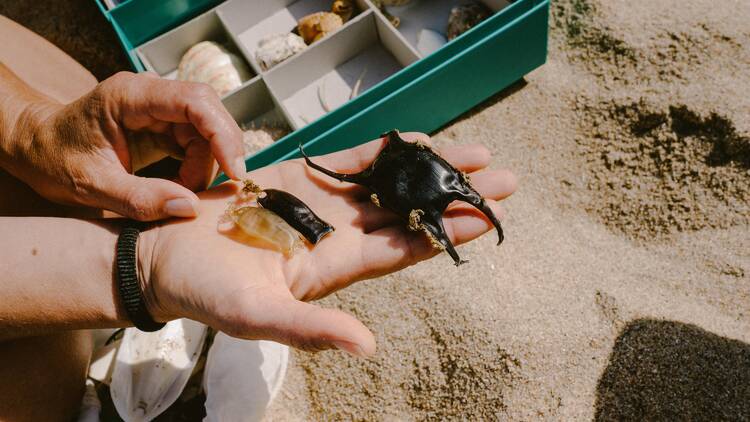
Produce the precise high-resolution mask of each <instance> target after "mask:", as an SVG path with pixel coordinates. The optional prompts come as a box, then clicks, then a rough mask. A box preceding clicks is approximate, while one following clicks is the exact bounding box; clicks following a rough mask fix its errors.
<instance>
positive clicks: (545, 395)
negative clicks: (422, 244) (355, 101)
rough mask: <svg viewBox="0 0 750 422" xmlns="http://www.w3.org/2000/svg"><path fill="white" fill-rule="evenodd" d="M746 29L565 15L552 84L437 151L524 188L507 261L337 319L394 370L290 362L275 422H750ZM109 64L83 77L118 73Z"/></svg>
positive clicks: (721, 6)
mask: <svg viewBox="0 0 750 422" xmlns="http://www.w3.org/2000/svg"><path fill="white" fill-rule="evenodd" d="M43 3H45V4H48V3H49V4H52V3H53V2H43ZM91 6H92V5H90V4H89V2H85V1H76V2H71V4H70V5H69V6H67V7H65V6H54V5H50V6H49V7H52V8H56V9H66V10H67V9H69V8H79V7H80V8H91ZM3 9H5V10H6V11H5V13H7V14H8V15H9V16H10V17H12V18H13V17H14V16H13V14H12V13H11V12H9V11H8V10H9V9H10V10H11V11H12V9H13V6H7V5H5V4H4V5H3V6H2V7H0V12H3ZM27 9H31V8H30V7H29V8H27ZM16 12H17V13H18V14H20V15H24V14H25V15H33V13H31V12H29V11H28V10H25V11H21V10H18V11H16ZM60 13H61V15H62V16H69V15H70V12H66V11H61V12H60ZM32 18H33V19H32ZM28 19H31V20H32V21H34V19H37V21H34V22H35V23H34V25H36V27H35V29H36V30H39V31H40V32H42V34H43V35H45V36H48V37H49V38H50V39H53V41H54V40H59V39H64V40H69V39H70V38H71V37H72V39H74V40H75V37H76V32H72V31H71V30H70V29H69V28H68V27H67V26H65V25H63V24H62V23H60V22H58V23H56V24H55V25H51V24H44V23H43V22H42V23H39V22H38V21H39V20H41V21H43V20H44V18H43V17H39V16H36V15H35V16H32V17H31V18H28ZM92 19H93V18H92ZM94 20H95V19H94ZM748 20H750V3H749V2H747V1H744V0H724V1H720V2H714V1H708V0H705V1H697V0H661V1H646V0H632V1H629V2H624V1H603V0H568V1H556V2H553V5H552V17H551V21H550V26H551V36H550V53H549V60H548V63H547V64H546V65H544V66H543V67H542V68H540V69H538V70H536V71H534V72H532V73H531V74H529V75H528V76H527V77H526V78H525V80H524V81H522V82H519V83H517V84H516V85H514V86H513V87H511V88H509V89H508V90H506V91H505V92H503V93H501V94H498V95H497V96H495V97H493V98H492V99H490V100H488V101H486V102H485V103H484V104H483V105H481V106H480V107H478V108H477V109H475V110H474V111H472V112H470V113H467V114H466V115H465V116H463V117H461V118H460V119H458V120H457V121H455V122H453V123H451V124H450V125H448V126H446V127H445V128H444V129H443V130H441V131H440V132H438V133H436V134H435V139H436V140H437V142H438V144H460V143H470V142H480V143H483V144H485V145H487V146H488V147H489V148H490V149H491V150H492V151H493V153H494V157H495V158H494V162H493V167H507V168H510V169H512V170H513V171H514V172H515V173H516V174H517V175H518V177H519V180H520V188H519V190H518V192H517V193H516V194H515V195H514V196H513V197H511V198H510V199H508V200H506V201H505V206H506V209H507V214H508V216H507V218H506V220H505V222H504V226H505V229H506V240H505V243H504V244H503V245H502V246H500V247H496V246H494V240H493V237H492V235H489V236H485V237H484V238H482V239H480V240H478V241H476V242H473V243H471V244H469V245H466V246H464V247H462V248H461V251H460V253H461V255H462V256H463V257H465V258H468V259H470V260H471V262H470V263H469V264H466V265H464V266H462V267H460V268H459V269H456V268H454V267H453V266H452V265H451V262H450V260H449V258H448V257H447V256H439V257H437V258H436V259H434V260H432V261H430V262H426V263H422V264H420V265H417V266H415V267H412V268H410V269H407V270H405V271H402V272H400V273H398V274H395V275H391V276H388V277H383V278H381V279H378V280H372V281H368V282H364V283H360V284H358V285H356V286H353V287H352V288H349V289H347V290H345V291H342V292H340V293H337V294H335V295H333V296H332V297H329V298H327V299H325V300H324V301H323V304H325V305H327V306H334V307H339V308H341V309H344V310H346V311H348V312H351V313H353V314H354V315H356V316H357V317H359V318H360V319H361V320H362V321H364V322H365V323H366V324H367V325H368V326H369V327H370V328H371V329H372V330H373V332H374V333H375V335H376V337H377V340H378V346H379V350H378V354H377V355H376V356H375V357H373V358H371V359H367V360H356V359H353V358H349V357H347V356H345V355H343V354H341V353H337V352H327V353H320V354H316V355H311V354H307V353H302V352H295V353H294V356H293V364H292V366H291V368H290V372H289V374H288V379H287V382H286V384H285V386H284V389H283V391H282V393H281V394H280V396H279V398H278V399H277V401H276V402H275V403H274V404H273V406H272V408H271V409H270V411H269V412H268V415H267V419H268V420H274V421H275V420H313V419H315V420H317V419H327V420H426V419H430V420H443V419H469V420H478V419H484V420H493V419H500V420H539V419H542V420H543V419H548V420H590V419H596V420H672V419H682V420H748V419H750V231H749V230H748V229H749V228H750V227H749V226H750V206H749V205H748V204H749V203H750V114H748V110H749V109H750V25H748ZM24 23H29V22H28V21H27V22H24ZM34 25H32V26H34ZM45 25H46V26H45ZM92 25H94V26H97V25H98V26H97V27H98V28H99V27H100V28H103V29H101V30H98V29H97V32H96V34H97V35H93V37H94V38H95V39H94V40H93V42H95V43H96V42H97V39H101V40H104V39H109V38H110V34H107V33H105V32H106V30H107V29H106V25H101V23H99V22H96V23H92ZM45 28H46V29H47V30H50V31H52V32H51V33H44V30H45ZM56 31H57V32H56ZM60 31H62V32H63V34H62V35H61V34H60ZM99 32H102V34H99ZM66 37H67V38H66ZM65 42H67V41H65ZM67 45H68V46H72V47H69V48H71V49H72V50H74V51H73V53H74V54H73V55H74V57H77V58H80V57H87V56H86V55H85V54H83V55H81V54H78V55H76V54H75V49H76V48H77V47H76V46H75V42H68V44H67ZM96 45H102V44H96ZM87 48H89V47H87ZM107 48H109V50H106V49H107ZM116 48H117V46H115V47H114V50H116ZM103 50H106V51H105V52H102V51H103ZM112 50H113V47H111V46H109V47H107V46H106V45H105V46H103V47H101V48H100V49H98V50H97V51H99V52H100V54H101V61H99V62H97V64H96V65H94V64H92V62H88V63H87V64H88V65H92V66H100V67H99V68H100V69H101V66H106V65H111V66H112V67H111V71H115V70H117V67H118V66H121V65H122V62H121V60H120V61H118V60H117V59H115V60H113V59H112V58H113V57H115V58H116V57H117V53H116V52H111V51H112ZM68 51H69V52H71V51H70V50H68ZM94 61H96V60H94ZM113 63H114V64H113ZM104 74H106V72H104ZM96 75H97V76H98V77H102V76H103V73H102V72H99V73H96ZM404 129H406V128H404Z"/></svg>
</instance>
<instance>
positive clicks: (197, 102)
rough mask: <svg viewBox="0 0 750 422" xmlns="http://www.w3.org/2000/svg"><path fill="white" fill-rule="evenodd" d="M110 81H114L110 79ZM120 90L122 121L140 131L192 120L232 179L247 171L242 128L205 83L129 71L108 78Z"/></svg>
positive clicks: (132, 128)
mask: <svg viewBox="0 0 750 422" xmlns="http://www.w3.org/2000/svg"><path fill="white" fill-rule="evenodd" d="M110 81H111V82H110ZM107 82H109V83H110V84H112V85H114V86H115V87H116V88H117V89H115V90H114V92H118V93H120V96H119V101H118V103H119V104H120V105H122V110H121V112H120V115H119V117H120V119H119V120H120V121H122V122H123V123H124V124H125V126H126V127H127V128H129V129H131V130H138V129H139V128H143V127H145V126H149V125H151V124H156V122H159V121H162V122H164V121H166V122H172V123H190V124H192V125H193V126H194V127H195V129H196V130H197V131H198V132H199V133H200V134H201V136H202V137H203V138H204V139H206V140H207V141H208V142H209V144H210V146H211V151H212V153H213V155H214V156H215V157H216V159H217V160H218V162H219V165H220V166H221V169H222V170H223V171H224V172H225V173H226V174H227V175H228V176H229V177H231V178H232V179H239V178H240V177H242V176H244V174H245V171H246V170H245V161H244V151H243V148H242V131H241V130H240V128H239V127H238V126H237V123H236V122H235V121H234V119H232V116H231V115H230V114H229V112H228V111H227V110H226V108H224V106H223V105H222V103H221V100H220V99H219V97H218V95H216V92H214V90H213V89H212V88H211V87H209V86H208V85H205V84H196V83H191V82H182V81H171V80H166V79H158V78H152V77H143V76H137V75H133V74H130V73H127V72H124V73H118V74H117V75H115V76H113V77H112V78H110V80H108V81H105V84H106V83H107Z"/></svg>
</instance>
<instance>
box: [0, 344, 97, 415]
mask: <svg viewBox="0 0 750 422" xmlns="http://www.w3.org/2000/svg"><path fill="white" fill-rule="evenodd" d="M91 348H92V342H91V334H90V333H89V332H88V331H65V332H60V333H56V334H53V335H47V336H40V337H29V338H21V339H15V340H10V341H6V342H3V343H0V397H2V398H3V399H2V400H0V420H13V421H27V420H28V421H41V420H44V421H55V420H61V421H63V420H64V421H68V420H71V419H72V418H73V417H74V416H75V414H76V412H77V411H78V408H79V406H80V401H81V397H82V395H83V391H84V382H85V379H86V372H87V369H88V363H89V359H90V357H91Z"/></svg>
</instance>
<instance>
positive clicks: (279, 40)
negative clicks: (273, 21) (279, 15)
mask: <svg viewBox="0 0 750 422" xmlns="http://www.w3.org/2000/svg"><path fill="white" fill-rule="evenodd" d="M305 48H307V44H305V41H304V40H303V39H302V37H300V36H299V35H297V34H292V33H284V34H273V35H269V36H267V37H264V38H263V39H261V40H260V41H258V49H257V50H256V52H255V60H256V61H257V62H258V65H259V66H260V68H261V69H263V70H264V71H266V70H269V69H271V68H272V67H274V66H276V65H277V64H279V63H281V62H283V61H284V60H286V59H288V58H290V57H292V56H294V55H295V54H297V53H299V52H300V51H302V50H304V49H305Z"/></svg>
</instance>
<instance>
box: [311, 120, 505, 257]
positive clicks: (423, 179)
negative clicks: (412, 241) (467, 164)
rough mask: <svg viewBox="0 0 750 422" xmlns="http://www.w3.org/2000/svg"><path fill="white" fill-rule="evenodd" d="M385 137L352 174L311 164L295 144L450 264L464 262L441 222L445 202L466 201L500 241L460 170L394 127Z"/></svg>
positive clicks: (485, 209) (485, 207) (481, 202)
mask: <svg viewBox="0 0 750 422" xmlns="http://www.w3.org/2000/svg"><path fill="white" fill-rule="evenodd" d="M385 136H386V138H387V143H386V146H385V147H384V148H383V150H382V151H380V153H379V154H378V156H377V158H375V161H373V162H372V163H371V164H370V166H369V167H368V168H366V169H365V170H363V171H362V172H360V173H357V174H341V173H335V172H333V171H330V170H328V169H325V168H323V167H321V166H319V165H317V164H315V163H314V162H313V161H312V160H310V158H309V157H308V156H307V155H305V153H304V151H303V150H302V146H301V145H300V152H301V153H302V155H303V157H304V158H305V161H306V162H307V165H308V166H310V167H312V168H314V169H316V170H318V171H320V172H322V173H324V174H326V175H328V176H330V177H333V178H335V179H338V180H341V181H344V182H350V183H356V184H359V185H362V186H364V187H366V188H368V189H369V190H370V191H371V192H372V196H371V200H372V201H373V202H374V203H375V204H376V205H378V206H382V207H383V208H386V209H389V210H391V211H393V212H394V213H396V214H397V215H398V216H399V217H401V218H402V219H403V220H404V221H405V222H407V223H408V227H409V229H411V230H414V231H420V230H421V231H423V232H425V234H426V235H427V237H428V239H429V240H430V243H431V244H432V245H433V247H435V248H436V249H439V250H446V251H447V252H448V254H450V256H451V258H453V261H454V262H455V264H456V266H458V265H461V264H462V263H464V262H466V261H462V260H461V258H460V257H459V256H458V253H457V252H456V249H455V248H454V246H453V244H452V243H451V241H450V239H449V238H448V235H447V234H446V232H445V227H444V226H443V213H444V212H445V210H446V208H447V207H448V205H449V204H450V203H451V202H453V201H463V202H467V203H469V204H471V205H473V206H474V207H476V208H477V209H479V210H480V211H481V212H482V213H484V215H485V216H487V218H488V219H489V220H490V221H491V222H492V224H493V225H494V226H495V228H496V229H497V233H498V236H499V240H498V242H497V244H498V245H499V244H500V243H502V241H503V229H502V227H501V226H500V221H499V220H498V219H497V217H496V216H495V214H494V213H493V212H492V209H491V208H490V207H489V205H487V202H486V201H485V200H484V198H482V196H481V195H480V194H479V193H478V192H477V191H476V189H474V188H473V187H472V186H471V183H470V181H469V180H468V178H467V177H466V175H465V174H464V173H462V172H461V171H459V170H457V169H456V168H455V167H453V166H452V165H450V164H449V163H448V162H447V161H445V159H443V158H442V157H440V156H439V155H438V154H436V153H435V152H434V151H433V150H432V149H431V148H430V147H429V146H427V145H424V144H422V143H410V142H406V141H405V140H403V139H402V138H401V137H400V136H399V134H398V132H397V131H395V130H393V131H391V132H389V133H388V134H387V135H385Z"/></svg>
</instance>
